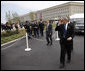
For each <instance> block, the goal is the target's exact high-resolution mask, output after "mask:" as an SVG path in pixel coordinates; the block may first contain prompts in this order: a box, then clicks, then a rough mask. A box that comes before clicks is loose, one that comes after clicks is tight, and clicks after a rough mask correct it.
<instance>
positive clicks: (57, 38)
mask: <svg viewBox="0 0 85 71" xmlns="http://www.w3.org/2000/svg"><path fill="white" fill-rule="evenodd" d="M56 33H57V38H56V39H55V40H60V38H59V36H58V31H56Z"/></svg>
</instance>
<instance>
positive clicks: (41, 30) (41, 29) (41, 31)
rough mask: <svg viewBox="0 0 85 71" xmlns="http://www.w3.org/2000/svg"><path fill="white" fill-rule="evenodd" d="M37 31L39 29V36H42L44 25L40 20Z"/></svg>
mask: <svg viewBox="0 0 85 71" xmlns="http://www.w3.org/2000/svg"><path fill="white" fill-rule="evenodd" d="M39 29H40V34H41V36H43V30H44V23H43V22H42V20H41V21H40V22H39Z"/></svg>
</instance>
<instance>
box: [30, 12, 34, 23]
mask: <svg viewBox="0 0 85 71" xmlns="http://www.w3.org/2000/svg"><path fill="white" fill-rule="evenodd" d="M29 17H30V19H31V21H33V20H35V13H34V12H30V13H29Z"/></svg>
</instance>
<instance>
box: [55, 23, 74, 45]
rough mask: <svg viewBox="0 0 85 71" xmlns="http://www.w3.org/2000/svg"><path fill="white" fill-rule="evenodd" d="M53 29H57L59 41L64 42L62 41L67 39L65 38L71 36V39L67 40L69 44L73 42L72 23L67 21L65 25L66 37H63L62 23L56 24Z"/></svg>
mask: <svg viewBox="0 0 85 71" xmlns="http://www.w3.org/2000/svg"><path fill="white" fill-rule="evenodd" d="M55 31H59V37H60V41H62V42H63V43H64V41H65V40H66V41H67V38H69V37H72V40H71V41H67V42H69V43H70V44H72V43H73V37H74V23H71V22H70V23H69V24H68V27H67V37H66V38H64V24H61V25H59V26H58V24H57V26H56V28H55Z"/></svg>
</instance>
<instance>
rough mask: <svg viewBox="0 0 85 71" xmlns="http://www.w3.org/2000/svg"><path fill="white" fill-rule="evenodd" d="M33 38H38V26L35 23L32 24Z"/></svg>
mask: <svg viewBox="0 0 85 71" xmlns="http://www.w3.org/2000/svg"><path fill="white" fill-rule="evenodd" d="M33 27H34V37H38V38H39V25H38V23H37V22H34V26H33Z"/></svg>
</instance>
